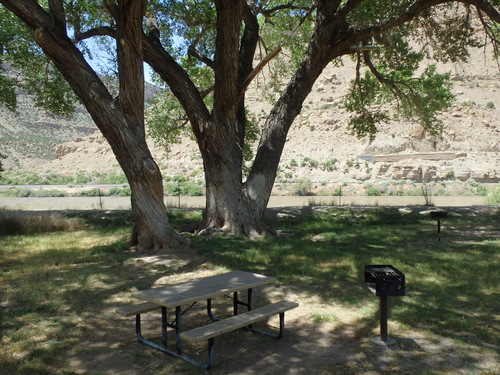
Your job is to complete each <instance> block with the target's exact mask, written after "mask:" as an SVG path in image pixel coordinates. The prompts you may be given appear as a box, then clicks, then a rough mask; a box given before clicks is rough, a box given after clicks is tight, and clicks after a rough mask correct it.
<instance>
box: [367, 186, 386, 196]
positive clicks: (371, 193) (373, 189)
mask: <svg viewBox="0 0 500 375" xmlns="http://www.w3.org/2000/svg"><path fill="white" fill-rule="evenodd" d="M366 195H368V196H370V197H380V196H381V195H382V192H381V191H380V189H379V188H376V187H371V188H369V189H368V190H366Z"/></svg>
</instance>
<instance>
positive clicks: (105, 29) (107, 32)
mask: <svg viewBox="0 0 500 375" xmlns="http://www.w3.org/2000/svg"><path fill="white" fill-rule="evenodd" d="M94 36H110V37H112V38H116V29H114V28H112V27H109V26H102V27H97V28H95V29H90V30H87V31H85V32H83V33H82V32H75V40H76V41H77V42H80V41H82V40H85V39H89V38H92V37H94Z"/></svg>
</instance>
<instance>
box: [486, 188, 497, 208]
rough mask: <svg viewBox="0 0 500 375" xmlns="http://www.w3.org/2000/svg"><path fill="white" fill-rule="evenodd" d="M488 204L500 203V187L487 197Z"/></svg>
mask: <svg viewBox="0 0 500 375" xmlns="http://www.w3.org/2000/svg"><path fill="white" fill-rule="evenodd" d="M486 204H490V205H498V204H500V187H499V188H496V189H495V190H493V191H492V192H491V194H490V195H489V196H488V198H486Z"/></svg>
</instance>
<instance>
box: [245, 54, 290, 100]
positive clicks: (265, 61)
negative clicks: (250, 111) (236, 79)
mask: <svg viewBox="0 0 500 375" xmlns="http://www.w3.org/2000/svg"><path fill="white" fill-rule="evenodd" d="M280 52H281V46H278V47H276V48H275V49H274V50H273V51H272V52H271V53H270V54H268V55H267V56H266V57H264V58H263V59H262V61H261V62H260V63H259V64H258V65H257V66H256V67H255V68H254V69H253V70H252V71H251V72H250V74H249V75H248V76H247V78H246V79H245V81H244V82H243V86H242V87H241V90H240V98H241V97H242V96H243V94H244V93H245V92H246V90H247V89H248V86H250V83H251V82H252V81H253V80H254V78H255V77H256V76H257V75H258V74H259V73H260V72H261V70H262V69H264V67H265V66H266V65H267V64H268V63H269V62H270V61H271V60H272V59H273V58H274V57H275V56H276V55H278V53H280Z"/></svg>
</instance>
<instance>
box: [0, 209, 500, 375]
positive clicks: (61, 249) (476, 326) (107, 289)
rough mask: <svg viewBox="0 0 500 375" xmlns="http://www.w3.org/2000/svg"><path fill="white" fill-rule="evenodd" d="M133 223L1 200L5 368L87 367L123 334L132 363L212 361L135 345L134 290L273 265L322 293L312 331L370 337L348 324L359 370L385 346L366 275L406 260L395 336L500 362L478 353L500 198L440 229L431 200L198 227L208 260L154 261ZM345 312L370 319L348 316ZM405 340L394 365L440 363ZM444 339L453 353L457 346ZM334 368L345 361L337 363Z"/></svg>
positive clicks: (0, 345) (186, 220)
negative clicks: (367, 269) (258, 228)
mask: <svg viewBox="0 0 500 375" xmlns="http://www.w3.org/2000/svg"><path fill="white" fill-rule="evenodd" d="M170 218H171V221H172V224H173V225H174V227H176V228H177V229H178V230H179V231H183V230H184V228H186V227H190V226H191V227H192V226H194V225H195V224H196V223H198V222H200V221H201V219H202V216H201V211H199V210H198V211H185V210H179V211H172V212H171V213H170ZM41 223H44V225H43V226H41ZM132 224H133V223H132V216H131V214H130V212H128V211H127V212H121V211H117V212H114V213H113V212H109V213H107V214H103V213H102V212H96V213H95V214H94V213H92V212H87V211H85V212H81V213H77V214H75V213H73V214H70V213H67V214H64V215H63V214H43V213H36V212H32V213H18V212H14V211H13V212H10V211H0V244H1V246H0V283H1V285H2V288H1V289H0V300H1V301H2V305H1V309H0V314H1V315H0V318H1V324H2V340H1V341H0V373H1V374H21V375H23V374H35V373H36V374H76V371H75V370H74V368H73V367H72V363H78V362H81V361H85V359H88V361H91V359H93V358H96V357H99V356H100V355H101V354H102V348H103V345H104V347H106V348H108V349H110V348H111V344H110V341H109V340H111V339H112V340H113V346H112V347H113V349H112V350H113V352H114V351H117V350H118V349H117V347H116V345H120V347H119V349H120V352H122V351H124V352H126V351H127V350H129V353H130V355H129V357H127V361H128V362H127V366H129V368H131V367H135V366H137V367H138V368H142V369H144V371H149V372H150V373H158V374H160V373H161V374H168V373H202V371H200V372H196V371H197V370H196V369H193V368H192V366H191V365H189V364H186V363H184V362H179V361H174V360H172V359H170V358H168V361H167V360H166V358H165V357H164V356H162V355H157V353H154V352H153V351H147V350H145V351H140V353H139V352H137V350H136V349H134V350H132V349H131V348H136V347H135V346H136V345H139V344H137V343H136V341H135V337H134V333H133V322H132V320H128V321H123V319H121V318H120V317H117V316H116V314H114V313H113V311H114V308H115V307H116V306H117V305H118V304H120V303H122V302H123V300H124V299H125V300H130V297H129V296H130V293H131V292H132V291H134V290H138V289H144V288H149V287H151V286H152V285H153V283H154V282H155V281H157V280H158V279H159V278H161V277H166V276H172V277H174V278H175V279H181V278H182V277H184V276H183V275H184V274H188V273H189V275H191V276H193V275H196V273H197V272H204V271H206V270H221V269H222V270H224V269H227V270H231V269H241V270H246V271H253V272H259V273H264V274H268V275H273V276H275V277H276V278H277V280H278V286H280V287H283V288H285V289H286V290H288V291H289V292H290V295H293V296H296V297H294V298H300V299H301V305H304V308H306V307H307V301H308V300H309V299H314V301H316V302H315V303H316V304H315V307H314V309H312V310H311V311H310V312H309V313H308V315H307V316H308V318H306V320H305V321H301V324H310V325H311V328H310V329H314V328H313V327H314V326H317V325H321V324H327V325H331V326H329V327H330V328H329V330H330V329H335V330H337V331H339V332H342V331H344V330H348V331H350V330H352V329H354V328H355V330H356V337H357V338H356V339H355V340H353V339H352V338H349V337H351V336H349V335H348V336H346V338H345V340H346V343H347V341H349V340H350V341H349V342H348V343H347V344H348V345H350V346H355V347H357V349H356V350H358V351H359V352H360V353H365V354H360V356H359V357H360V358H363V359H360V360H359V361H358V360H357V361H356V363H355V364H356V366H357V367H356V368H357V369H358V370H359V372H352V373H361V372H362V371H361V370H362V369H365V368H373V367H370V366H371V365H370V364H369V361H370V355H368V353H371V350H372V349H370V348H372V347H371V346H368V347H367V346H366V345H365V344H363V343H364V342H366V341H369V338H371V337H373V335H374V334H376V333H377V330H378V327H379V326H378V324H379V323H378V313H377V309H378V299H377V298H375V297H374V296H373V295H372V294H371V293H370V292H369V291H368V290H367V288H366V287H365V285H364V283H363V277H364V276H363V275H364V273H363V272H364V266H365V265H366V264H392V265H394V266H396V267H397V268H398V269H400V270H401V271H402V272H404V273H405V275H406V295H405V296H404V297H397V298H396V297H395V298H390V299H389V300H390V301H389V309H390V321H389V324H390V328H389V330H390V334H391V336H396V337H399V338H416V337H418V338H423V337H427V336H429V337H432V338H433V339H435V340H444V339H446V340H453V342H454V343H455V346H457V347H460V348H461V349H460V350H459V354H458V357H457V360H456V361H455V362H453V363H452V364H450V363H449V362H446V361H444V360H443V361H442V362H437V363H434V364H433V370H432V371H433V372H432V373H435V374H438V373H443V374H445V373H446V374H451V373H484V374H490V373H491V374H493V373H495V371H498V369H499V368H498V367H497V368H496V369H495V368H491V367H486V368H483V367H481V366H483V364H482V363H481V361H479V360H478V361H474V360H472V359H473V358H480V357H481V358H484V357H490V358H497V357H495V355H498V352H496V350H497V349H498V342H500V334H499V332H498V311H500V300H499V298H498V286H499V285H500V273H499V272H498V269H499V267H500V251H499V250H500V239H499V237H498V228H499V225H500V213H499V212H498V210H496V211H495V210H494V209H490V210H489V211H483V212H482V213H480V214H477V213H476V212H474V210H462V211H456V212H453V211H452V212H450V214H449V215H448V217H447V218H446V219H445V220H443V222H442V228H441V233H440V238H438V234H437V231H436V222H435V221H434V220H431V219H430V217H429V215H427V214H422V213H419V212H417V210H413V211H412V210H410V209H406V210H401V211H400V210H398V209H382V208H374V209H361V208H356V209H348V208H343V209H342V208H325V209H324V210H323V211H322V213H317V214H315V215H311V216H296V215H295V214H294V213H293V212H290V213H289V214H288V215H283V216H281V217H280V218H278V219H272V220H271V219H270V221H269V224H270V225H273V226H274V227H275V228H276V229H277V231H278V233H279V234H280V235H279V236H277V237H272V238H259V239H257V240H249V239H247V238H243V237H220V236H215V237H206V236H189V238H191V246H192V247H193V248H195V249H197V250H198V252H199V253H200V254H201V255H202V256H203V258H202V259H203V260H199V259H198V260H196V261H194V260H193V261H192V262H191V263H188V264H186V265H183V266H180V265H175V264H174V265H170V266H165V265H163V264H162V263H161V262H153V263H146V262H144V261H142V260H141V258H140V257H139V258H138V257H137V255H136V254H135V253H134V252H131V251H129V250H128V249H127V239H128V235H129V233H130V230H131V228H132ZM186 236H187V235H186ZM208 238H209V239H210V241H209V240H208ZM289 298H292V297H289ZM302 301H304V302H302ZM331 307H335V310H334V311H332V310H329V309H328V308H331ZM345 316H350V317H357V318H356V319H355V321H354V322H351V323H350V324H347V323H345ZM307 319H309V320H307ZM331 327H333V328H331ZM289 329H290V332H293V328H289ZM104 332H108V334H107V335H112V337H111V336H106V335H104ZM101 341H102V345H101ZM403 343H406V341H403ZM464 348H467V349H464ZM395 350H399V351H400V352H401V356H399V357H398V356H396V357H395V358H396V359H393V361H392V363H391V364H390V366H391V370H393V371H392V373H428V371H429V370H428V366H429V364H428V363H427V362H426V360H425V358H426V356H427V355H429V353H427V352H425V351H424V350H423V349H422V348H419V349H418V350H417V351H415V350H408V348H406V349H405V347H403V348H401V349H395ZM441 350H442V352H440V353H441V354H440V356H441V358H443V359H444V358H446V357H447V355H448V354H449V353H447V351H446V350H449V349H441ZM136 352H137V353H136ZM133 353H136V354H133ZM123 355H124V354H123ZM453 355H457V353H455V352H454V353H453ZM327 363H328V361H326V362H325V366H326V365H327ZM352 365H354V364H352ZM110 366H112V364H111V362H110ZM453 366H456V367H453ZM325 369H326V372H325V373H332V372H330V370H332V371H333V370H334V369H335V367H332V368H331V369H330V370H328V367H325ZM101 371H102V373H107V369H102V370H100V372H99V373H101ZM110 371H111V370H110ZM463 371H466V372H463Z"/></svg>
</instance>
